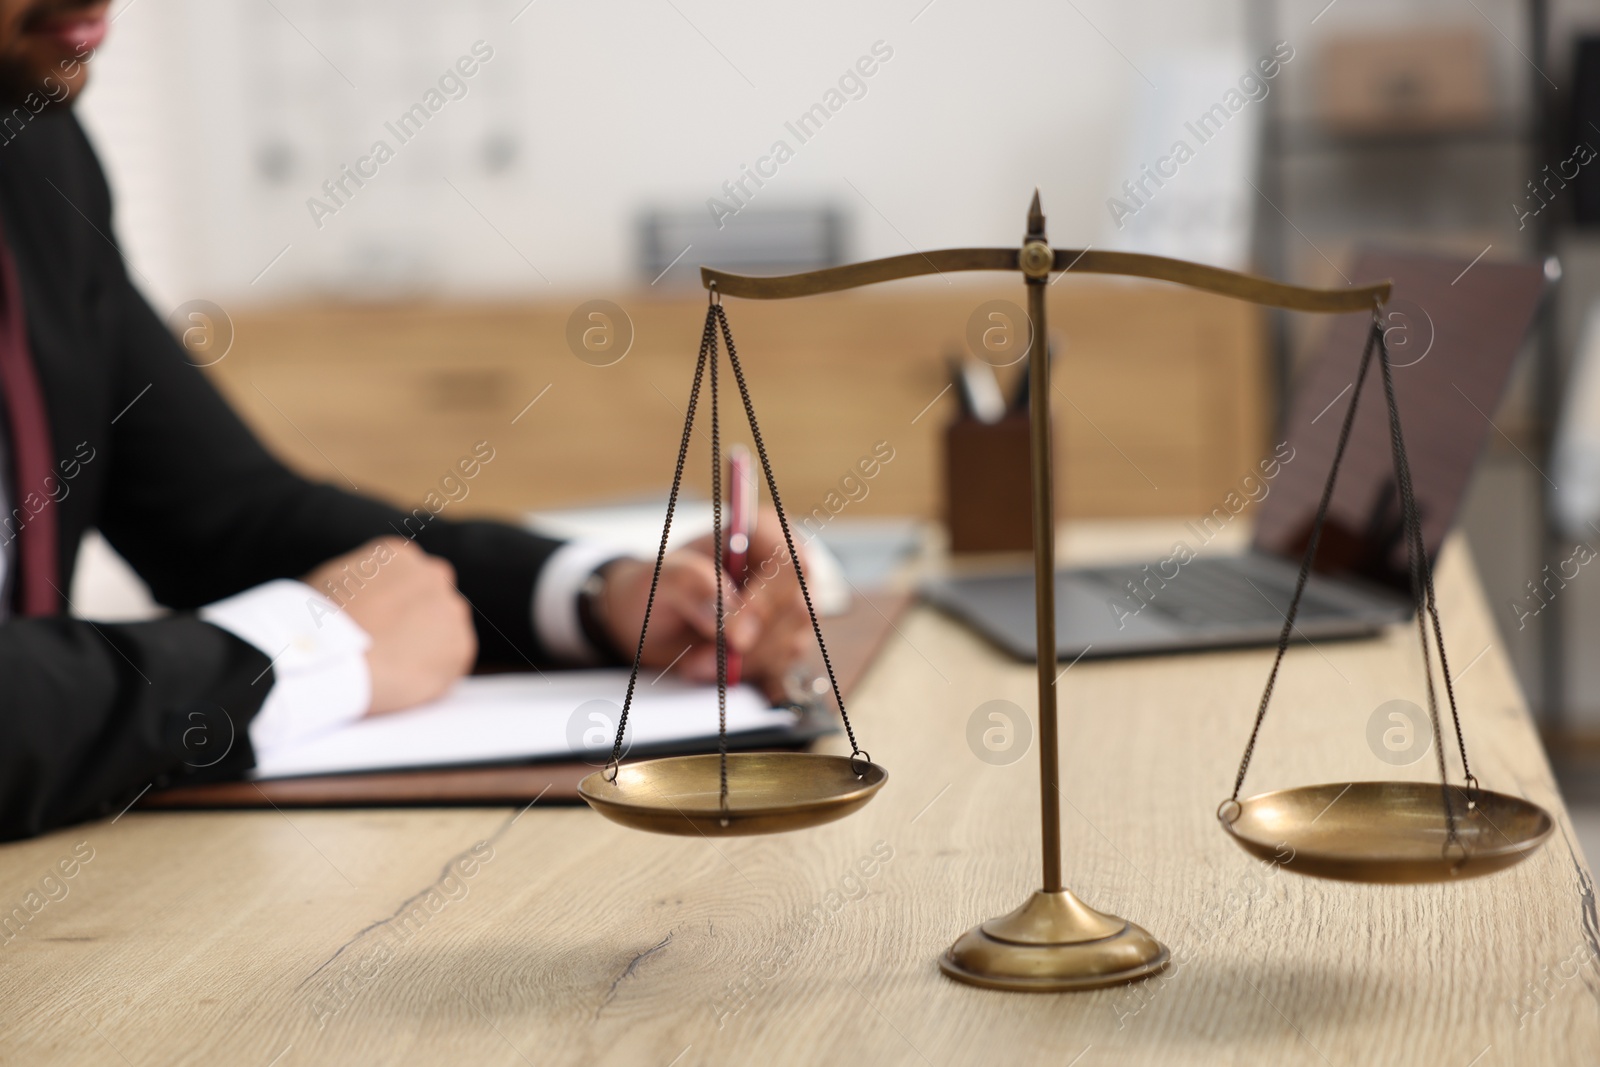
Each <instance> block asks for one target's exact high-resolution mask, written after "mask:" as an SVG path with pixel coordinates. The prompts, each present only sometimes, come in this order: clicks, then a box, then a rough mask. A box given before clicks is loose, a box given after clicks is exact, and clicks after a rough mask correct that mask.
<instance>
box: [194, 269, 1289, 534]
mask: <svg viewBox="0 0 1600 1067" xmlns="http://www.w3.org/2000/svg"><path fill="white" fill-rule="evenodd" d="M1022 297H1023V294H1022V287H1021V286H1020V285H1009V286H994V285H991V284H985V285H983V286H969V285H962V284H946V283H944V282H942V281H938V280H933V281H931V282H929V283H927V284H920V285H919V284H914V283H913V284H908V285H905V286H902V287H898V288H897V289H888V290H882V291H878V292H873V293H847V294H836V295H829V296H821V297H814V298H810V299H807V300H802V301H784V302H770V303H768V302H762V301H740V300H729V301H728V312H729V315H728V317H729V320H730V323H731V325H732V327H733V331H734V339H735V341H736V343H737V344H738V346H739V354H740V357H741V361H742V362H743V364H744V366H745V368H746V371H747V374H748V378H749V382H750V388H751V391H752V393H753V396H754V400H755V403H756V410H757V414H758V415H759V416H760V418H761V423H762V429H763V433H764V435H765V437H766V440H767V443H768V445H769V447H770V449H771V452H772V457H773V461H774V464H775V466H776V470H777V474H778V479H779V485H780V487H781V488H782V489H783V491H784V495H785V504H786V505H788V506H789V507H790V508H792V509H793V510H795V511H797V512H800V511H809V510H811V509H812V508H813V507H815V506H819V505H821V504H823V502H824V501H825V500H827V499H828V494H829V493H830V492H839V493H840V496H841V497H843V498H844V499H846V500H848V501H849V503H848V504H847V509H848V513H849V514H852V515H889V514H901V515H919V516H927V517H934V516H937V515H939V514H940V513H941V511H942V504H941V501H940V500H939V498H938V495H939V492H940V489H939V486H940V485H941V483H942V477H941V475H940V471H941V466H940V465H941V463H942V462H943V458H942V448H943V443H942V442H943V438H944V434H943V429H944V426H945V424H946V423H947V422H948V421H949V420H950V419H951V418H952V417H953V416H954V412H955V402H956V401H955V395H954V392H953V391H950V392H944V393H943V395H942V396H941V395H940V394H941V391H942V390H944V389H945V386H946V384H947V379H946V371H945V363H944V360H943V359H942V358H941V357H942V356H943V355H944V353H946V352H949V351H959V350H960V348H961V346H962V345H963V344H964V343H965V342H964V338H965V336H966V332H967V320H968V319H969V317H971V315H972V313H973V312H974V310H975V309H976V308H977V307H978V305H980V304H982V303H983V302H984V301H987V300H992V299H1004V300H1011V301H1016V302H1020V301H1021V300H1022ZM1049 298H1050V316H1051V334H1052V337H1053V339H1054V340H1055V342H1056V345H1057V348H1058V349H1060V350H1061V351H1060V355H1059V358H1058V360H1057V363H1056V367H1057V375H1056V381H1057V385H1058V390H1057V394H1056V396H1055V398H1054V400H1055V409H1056V420H1057V421H1056V427H1057V449H1058V453H1059V460H1058V463H1059V466H1058V468H1057V470H1058V479H1059V482H1058V490H1057V491H1058V500H1059V502H1060V510H1061V512H1062V513H1063V514H1068V515H1074V516H1116V515H1186V514H1196V513H1200V512H1204V511H1207V510H1209V509H1210V508H1211V507H1212V506H1213V505H1214V504H1215V503H1217V502H1218V501H1219V500H1220V499H1221V498H1222V497H1223V496H1224V495H1225V494H1226V493H1227V492H1228V490H1229V489H1230V488H1232V487H1233V486H1234V485H1235V484H1236V483H1237V481H1238V479H1239V478H1240V477H1241V476H1243V475H1244V474H1245V473H1246V472H1248V471H1249V470H1250V469H1251V468H1252V467H1253V466H1254V464H1255V462H1256V460H1257V458H1258V457H1259V455H1260V454H1261V453H1262V450H1263V449H1264V448H1265V447H1266V445H1267V442H1266V437H1265V411H1264V407H1265V396H1266V389H1265V382H1264V362H1263V356H1262V343H1261V331H1260V321H1259V318H1258V313H1257V312H1256V311H1255V310H1253V309H1251V308H1249V307H1247V306H1245V305H1242V304H1238V303H1235V302H1233V301H1230V300H1226V299H1222V298H1218V297H1212V296H1207V295H1204V294H1197V293H1190V292H1186V291H1183V290H1179V289H1176V288H1172V287H1166V286H1160V285H1153V284H1122V283H1114V282H1108V281H1104V280H1097V279H1084V278H1070V279H1066V280H1063V281H1061V282H1060V283H1059V284H1057V285H1055V286H1053V287H1052V288H1051V290H1050V294H1049ZM612 299H613V300H614V302H615V303H616V304H617V305H618V306H620V307H621V308H623V309H624V310H625V312H626V316H627V319H628V320H629V322H631V326H632V332H633V338H632V343H631V347H629V349H628V351H627V354H626V356H625V357H623V358H622V359H620V360H619V361H617V362H615V363H613V364H611V365H609V366H598V365H594V364H593V363H591V362H585V361H584V360H582V359H579V358H578V357H577V356H576V355H574V353H573V351H572V350H571V349H570V348H569V346H568V340H567V337H568V332H569V331H568V325H569V322H568V320H569V318H571V316H572V314H573V311H574V309H575V308H577V307H578V306H579V305H581V304H583V303H584V302H585V301H584V298H583V297H581V296H577V297H573V298H572V299H570V300H551V301H548V302H544V303H538V304H519V305H484V306H464V305H429V304H407V305H382V306H312V307H305V306H301V307H277V308H263V309H257V310H253V311H251V312H249V313H248V314H242V315H239V316H236V318H235V342H234V346H233V349H232V350H231V351H230V352H229V354H228V356H227V357H226V358H225V359H223V360H222V361H221V362H219V363H218V364H216V365H215V366H214V367H213V368H211V370H210V373H211V374H213V375H214V377H215V380H216V381H217V382H218V383H219V385H220V386H221V387H222V389H223V390H224V391H225V392H226V393H227V395H228V396H229V398H230V399H231V400H232V401H233V402H234V403H235V404H236V405H237V406H238V408H239V409H240V410H241V411H242V412H243V413H244V416H245V417H246V419H247V420H248V421H249V422H250V423H251V424H252V425H253V426H254V427H255V428H256V429H257V430H258V431H259V432H260V433H261V435H262V436H263V437H264V438H265V439H266V440H267V442H268V443H269V445H270V446H271V447H272V448H273V449H274V450H275V451H276V452H277V453H278V454H279V455H281V456H283V457H284V458H285V459H286V460H287V461H288V462H290V463H291V464H293V465H294V466H296V467H297V468H299V469H301V470H303V471H306V472H308V473H311V474H313V475H314V476H317V477H320V478H324V479H327V480H329V481H333V482H335V483H339V484H345V485H354V486H357V487H359V488H360V489H361V490H363V491H365V492H369V493H374V494H377V495H379V496H382V497H385V498H388V499H390V500H392V501H394V502H396V503H398V504H402V505H405V506H407V507H412V506H416V505H417V504H418V503H420V501H421V500H422V498H423V497H424V496H425V494H427V493H428V491H429V490H430V489H438V488H439V485H440V483H441V481H442V480H444V479H445V478H447V477H448V476H449V475H450V473H451V471H452V469H453V468H454V466H455V463H456V461H457V460H458V459H460V458H461V457H463V456H465V455H467V454H468V453H469V452H471V451H472V450H473V448H474V446H475V445H477V444H478V443H479V442H485V441H486V442H488V443H489V446H490V447H492V448H493V450H494V459H493V460H492V461H491V462H489V463H488V464H487V465H486V466H484V467H483V469H482V471H481V473H480V474H479V475H478V477H476V478H475V479H473V480H472V481H471V482H470V483H469V484H468V485H467V486H466V491H465V494H464V495H463V494H462V492H461V490H460V489H459V488H456V489H455V490H454V491H455V495H456V497H458V498H459V499H456V500H455V501H454V502H453V503H452V504H451V505H449V508H450V510H449V511H448V512H447V513H448V514H454V515H465V514H485V513H491V514H510V513H514V512H518V511H523V510H527V509H532V508H549V507H559V506H566V505H575V504H582V503H587V502H595V501H602V500H618V499H626V498H630V497H632V498H644V497H648V496H653V495H664V494H665V491H666V487H667V485H668V484H669V482H670V479H671V476H672V468H673V461H674V458H675V454H676V449H677V446H678V440H679V436H680V434H681V432H682V424H683V411H684V406H685V402H686V399H687V395H688V390H689V383H690V378H691V375H692V372H693V367H694V362H695V356H696V352H697V349H698V346H699V338H700V331H701V327H702V323H703V318H704V314H703V312H704V307H705V300H704V298H703V297H701V296H689V295H674V296H668V297H662V296H657V295H656V294H648V295H640V294H633V295H629V294H619V295H616V296H614V297H613V298H612ZM613 325H615V324H613ZM1021 369H1022V368H1021V366H1020V365H1019V366H1016V367H1010V368H1003V369H1002V370H1001V371H1000V372H999V373H1000V374H1001V376H1002V384H1003V385H1004V386H1005V387H1006V388H1007V389H1010V388H1012V387H1014V385H1015V379H1016V376H1017V375H1018V374H1019V373H1020V371H1021ZM723 370H724V377H723V405H722V410H721V415H722V425H723V427H724V439H725V440H729V439H733V438H745V437H747V435H748V431H747V429H745V428H744V426H743V418H744V417H743V412H742V411H741V410H740V409H739V405H738V400H737V391H736V389H735V387H734V383H733V381H732V378H731V375H728V374H727V373H726V364H724V366H723ZM536 398H537V400H536ZM936 398H937V399H936ZM530 404H531V406H530ZM709 416H710V411H709V396H707V397H704V398H703V399H702V407H701V413H700V419H701V422H700V425H701V426H702V427H706V426H707V425H708V422H707V421H706V420H708V419H709ZM885 442H886V443H887V448H888V449H892V453H893V458H892V459H890V460H889V461H888V462H886V463H883V464H882V465H881V469H880V470H879V472H878V474H877V476H876V477H874V478H872V479H870V480H867V481H865V482H864V483H863V485H864V489H863V486H858V485H855V484H854V483H849V484H848V485H847V486H846V488H847V489H848V490H849V491H848V492H845V491H841V482H842V481H844V480H845V479H846V478H848V477H850V476H851V475H852V474H854V473H855V472H856V470H857V465H858V463H859V461H860V460H861V459H862V458H863V457H866V456H871V455H872V454H873V453H874V450H875V448H876V449H877V451H878V453H879V455H880V457H881V455H882V454H883V451H884V448H885V445H884V444H883V443H885ZM708 443H709V436H708V431H707V432H705V433H700V434H697V435H696V440H695V442H694V444H693V449H692V452H691V460H690V463H691V466H690V472H691V473H690V478H689V484H691V485H692V486H693V487H694V489H695V490H696V492H698V493H700V494H702V495H704V494H706V493H707V492H708V490H709V477H708V475H707V471H706V462H705V455H706V448H707V447H708ZM837 499H838V497H836V498H835V500H837ZM841 514H843V512H841Z"/></svg>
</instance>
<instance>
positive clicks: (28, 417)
mask: <svg viewBox="0 0 1600 1067" xmlns="http://www.w3.org/2000/svg"><path fill="white" fill-rule="evenodd" d="M0 299H3V301H4V303H3V306H0V391H3V392H4V394H5V405H6V417H7V419H8V420H9V422H10V425H11V456H12V460H13V470H14V472H15V474H16V479H15V481H14V482H13V491H14V492H15V494H16V497H15V499H13V500H9V501H6V504H7V507H8V509H9V521H7V522H4V523H0V529H5V530H6V531H7V532H8V533H10V532H14V533H15V536H16V538H17V564H18V574H17V585H18V589H19V592H20V597H19V604H20V607H21V610H22V614H24V615H54V614H55V613H56V612H57V610H58V609H59V608H60V594H58V593H57V592H56V587H55V584H54V583H55V582H56V579H57V575H58V574H59V573H60V572H59V571H58V569H57V566H56V510H55V501H54V500H53V499H52V498H51V494H50V491H49V489H48V487H47V486H48V483H49V481H51V480H53V479H52V478H51V475H52V474H54V465H53V462H52V460H51V458H50V421H49V418H48V416H47V415H46V414H45V410H44V392H43V391H42V390H41V389H40V388H39V372H38V369H37V368H36V367H35V366H34V365H33V356H32V355H31V354H30V353H29V352H28V331H27V325H26V323H24V322H23V318H22V287H21V286H20V285H19V284H18V282H17V266H16V263H15V262H14V261H13V260H12V258H11V251H10V249H8V248H7V247H6V246H5V243H4V241H3V240H0ZM17 523H21V529H20V530H19V529H17V527H16V524H17Z"/></svg>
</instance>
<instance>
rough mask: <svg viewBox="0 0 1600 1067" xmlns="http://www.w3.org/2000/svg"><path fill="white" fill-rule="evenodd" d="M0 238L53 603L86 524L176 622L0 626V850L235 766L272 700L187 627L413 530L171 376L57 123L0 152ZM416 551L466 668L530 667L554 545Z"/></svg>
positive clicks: (502, 533) (235, 649)
mask: <svg viewBox="0 0 1600 1067" xmlns="http://www.w3.org/2000/svg"><path fill="white" fill-rule="evenodd" d="M0 224H3V226H4V238H5V241H6V243H7V245H8V246H9V247H10V249H11V252H12V255H13V256H14V258H15V259H16V262H17V268H18V272H19V274H20V276H21V285H22V292H23V304H24V310H25V313H26V315H27V325H28V336H29V339H30V341H31V344H32V351H33V357H34V360H35V362H36V363H37V364H38V369H39V375H40V378H41V381H42V386H43V390H44V396H45V402H46V407H47V408H48V412H49V418H50V430H51V436H52V438H53V444H54V450H55V453H56V455H57V457H59V460H60V461H61V466H59V467H58V470H59V471H60V474H61V480H60V482H59V484H58V486H57V487H56V489H55V490H53V491H54V492H55V495H56V497H57V499H55V500H52V502H50V503H49V504H48V505H47V506H48V507H51V508H53V509H54V510H55V512H56V521H57V523H58V528H59V530H60V545H59V555H60V558H61V560H62V562H63V567H64V571H63V573H62V575H61V577H60V580H59V585H60V588H61V589H62V590H63V591H65V590H67V589H68V588H70V583H71V579H72V573H71V571H72V565H73V561H74V557H75V555H76V552H77V546H78V543H79V540H80V538H81V537H82V536H83V534H84V532H85V530H87V529H89V528H90V527H98V528H99V529H100V530H101V531H102V532H103V533H104V534H105V536H106V538H107V539H108V540H109V541H110V542H111V544H112V545H113V546H114V547H115V548H116V549H117V551H118V552H120V553H121V554H122V555H123V556H124V557H125V558H126V559H127V560H128V562H129V563H131V564H132V565H133V567H134V569H135V570H137V571H138V572H139V574H140V575H141V576H142V577H143V578H144V580H145V581H146V582H148V583H149V585H150V587H151V589H152V590H153V591H154V594H155V596H156V598H157V599H158V600H159V601H161V603H163V604H166V605H168V606H170V607H172V608H173V609H175V612H174V614H172V615H171V616H170V617H167V618H163V619H160V620H157V621H154V622H144V623H137V624H111V623H90V622H84V621H79V620H76V619H72V618H68V617H66V616H65V615H63V616H60V617H56V618H48V619H16V618H13V619H12V620H11V621H9V622H6V623H4V624H3V625H0V839H10V838H16V837H21V836H26V835H29V834H35V833H38V832H40V831H42V830H45V829H48V828H50V827H53V826H58V825H61V824H64V823H69V822H73V821H78V820H82V819H85V818H92V817H94V816H96V815H99V814H104V813H108V812H114V811H117V810H120V809H121V808H122V806H123V805H125V804H127V803H129V802H130V801H131V800H133V799H134V798H135V797H136V796H137V795H138V794H139V792H140V791H141V790H143V789H144V788H145V787H146V786H148V785H150V784H152V783H154V784H155V785H156V786H158V787H159V786H160V785H162V784H164V783H166V782H168V781H171V780H174V779H177V778H179V777H180V776H186V777H189V778H193V779H198V778H214V777H222V776H238V775H239V774H241V773H242V772H243V771H244V770H246V769H248V768H249V767H250V766H252V765H253V760H254V757H253V754H252V752H251V750H250V743H249V736H248V734H247V727H248V726H249V723H250V720H251V718H252V717H253V716H254V715H255V714H256V712H257V711H258V710H259V709H260V707H261V702H262V700H263V699H264V698H265V697H266V694H267V691H268V689H269V688H270V687H271V685H272V681H273V679H272V673H271V670H270V667H269V663H268V659H267V657H265V656H263V655H262V654H261V653H260V652H258V651H257V650H256V649H255V648H253V647H251V646H250V645H248V644H246V643H245V642H243V641H240V640H239V639H237V638H235V637H233V636H232V635H231V634H228V633H226V632H225V631H223V630H220V629H218V628H216V627H213V626H210V625H208V624H206V623H203V622H201V621H199V619H198V618H196V616H195V615H194V614H193V611H194V609H196V608H198V607H200V606H202V605H205V604H208V603H210V602H212V601H215V600H218V599H220V598H222V597H226V596H229V595H231V594H233V593H237V592H239V591H241V590H244V589H248V588H250V587H252V586H255V585H258V584H260V583H262V582H265V581H268V580H270V579H273V578H285V577H289V578H292V577H298V576H300V575H303V574H305V573H307V572H308V571H310V570H311V569H312V568H314V567H315V566H317V565H318V564H320V563H322V562H323V561H325V560H328V559H330V558H332V557H334V556H337V555H339V554H341V553H344V552H347V551H349V550H351V549H353V548H355V547H357V546H359V545H360V544H362V543H363V542H365V541H367V540H369V539H371V538H374V537H380V536H384V535H388V534H408V533H410V532H415V531H416V530H417V528H418V526H419V523H418V522H417V521H416V520H415V519H413V520H412V522H411V523H410V525H409V527H407V526H405V525H403V524H404V521H405V519H406V518H408V517H409V515H410V513H406V512H401V511H398V510H397V509H395V508H392V507H389V506H387V505H385V504H381V503H378V502H376V501H373V500H368V499H365V498H362V497H359V496H355V495H352V494H350V493H346V492H343V491H341V490H339V489H337V488H335V487H333V486H329V485H321V484H316V483H313V482H310V481H307V480H305V479H304V478H301V477H299V476H298V475H296V474H294V473H292V472H290V471H289V470H288V469H287V468H285V467H284V466H283V465H282V464H281V463H279V462H278V461H277V460H276V459H274V458H273V457H272V456H270V455H268V453H267V452H266V451H265V449H263V448H262V446H261V444H260V443H259V442H258V441H257V440H256V439H255V437H254V436H253V435H252V434H251V433H250V431H249V430H248V429H246V428H245V426H244V425H243V423H241V422H240V420H239V418H238V417H237V416H236V415H235V414H234V413H233V411H232V410H230V409H229V407H228V406H227V404H226V403H225V402H224V401H223V400H222V398H221V397H220V396H219V395H218V393H217V392H216V390H215V389H213V388H212V386H211V385H210V383H209V382H208V381H207V380H206V379H205V377H204V376H203V375H202V373H201V372H200V371H199V370H198V369H196V368H195V367H194V366H193V365H191V363H190V362H189V361H188V360H187V359H186V358H185V354H184V351H183V349H182V348H181V346H180V345H179V344H178V343H177V341H176V340H175V339H174V338H173V337H172V335H171V334H170V333H169V332H168V331H167V329H166V327H165V326H164V325H163V323H162V321H161V319H160V317H158V316H157V315H156V313H155V312H154V311H153V310H152V309H151V307H150V305H149V304H148V303H147V302H146V301H145V299H144V298H143V297H142V296H141V295H140V294H139V292H138V291H137V290H136V289H135V288H134V286H133V285H132V284H131V283H130V281H129V278H128V274H127V271H126V269H125V268H124V264H123V262H122V257H121V255H120V253H119V252H118V249H117V247H116V245H115V243H114V242H113V240H112V236H111V233H112V230H111V197H110V192H109V190H108V188H107V186H106V181H105V177H104V175H103V174H102V172H101V169H100V165H99V162H98V161H97V160H96V158H95V155H94V152H93V150H92V148H91V147H90V145H89V143H88V141H87V139H86V138H85V137H84V134H83V131H82V129H81V128H80V127H79V125H78V123H77V121H76V120H75V119H74V118H73V117H72V115H71V113H70V112H69V111H67V110H66V109H64V108H54V109H50V110H48V111H46V112H45V113H43V114H41V115H40V116H39V117H38V118H36V119H34V120H33V121H32V122H31V123H30V124H29V125H28V126H27V127H26V128H25V129H24V130H23V131H22V132H21V133H20V134H19V135H18V136H16V137H15V138H14V139H12V140H10V141H8V142H7V143H6V144H5V145H3V146H0ZM14 485H15V482H14V480H13V481H12V487H13V489H12V490H11V491H8V493H7V499H8V504H9V506H11V507H12V508H13V509H16V508H17V507H18V506H19V504H21V503H22V502H19V501H18V500H17V499H16V496H15V492H14ZM424 514H426V513H424ZM16 518H18V516H17V515H16V512H15V510H14V511H13V520H15V519H16ZM3 536H4V534H3V533H0V537H3ZM415 540H416V541H417V542H418V543H419V544H420V545H421V546H422V547H423V548H424V549H425V550H426V551H428V552H431V553H434V554H436V555H439V556H442V557H444V558H446V559H448V560H449V561H450V562H451V563H452V564H454V566H455V568H456V573H457V577H458V585H459V587H460V589H461V592H462V594H463V595H464V596H465V597H466V598H467V599H468V600H469V601H470V602H471V603H472V605H473V607H474V609H475V621H476V624H477V633H478V644H479V650H480V652H479V655H480V659H481V660H482V661H489V662H496V661H498V662H509V663H514V664H522V665H527V664H529V663H533V664H539V665H541V666H542V665H545V664H546V663H548V662H549V658H550V657H549V656H548V654H547V653H546V651H545V650H544V649H543V648H541V646H540V644H539V641H538V638H537V637H536V636H535V634H534V632H533V623H532V618H531V614H532V610H531V605H532V596H533V588H534V584H535V582H536V581H537V580H538V576H539V570H540V568H541V567H542V566H543V565H544V563H545V561H546V560H547V559H548V558H549V556H550V553H551V552H552V551H553V550H554V549H555V547H556V543H555V542H552V541H549V540H546V539H543V538H539V537H535V536H533V535H531V534H529V533H527V532H525V531H522V530H518V529H516V528H514V527H511V526H506V525H501V524H497V523H486V522H460V523H455V522H449V521H447V520H445V519H443V518H433V519H431V521H429V522H428V523H427V524H426V525H425V526H422V529H421V532H420V533H418V534H417V535H416V537H415ZM11 584H12V586H13V588H15V586H16V583H15V582H14V581H13V582H12V583H11ZM62 610H63V611H65V610H66V605H65V593H63V604H62ZM224 750H226V752H227V755H226V756H225V757H223V758H221V759H218V758H217V757H218V754H219V753H220V752H222V751H224Z"/></svg>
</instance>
